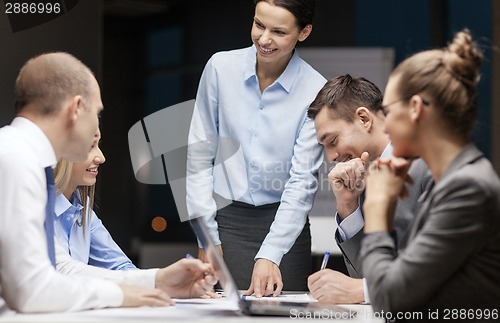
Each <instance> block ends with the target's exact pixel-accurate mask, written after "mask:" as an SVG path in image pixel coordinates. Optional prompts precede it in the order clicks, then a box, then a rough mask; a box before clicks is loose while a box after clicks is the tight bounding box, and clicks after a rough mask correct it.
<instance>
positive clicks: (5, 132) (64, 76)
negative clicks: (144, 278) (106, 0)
mask: <svg viewBox="0 0 500 323" xmlns="http://www.w3.org/2000/svg"><path fill="white" fill-rule="evenodd" d="M15 99H16V102H15V108H16V114H17V116H16V118H15V119H14V120H13V121H12V123H11V124H10V125H8V126H5V127H3V128H1V129H0V183H1V185H2V186H1V188H0V248H1V249H0V284H1V285H0V295H1V296H0V317H1V316H5V315H8V314H9V313H12V312H13V311H18V312H59V311H76V310H83V309H90V308H102V307H117V306H140V305H170V304H171V302H172V301H171V300H170V298H169V297H168V295H167V294H166V293H164V292H163V291H161V290H160V289H153V288H143V287H136V286H130V285H121V286H120V285H117V284H115V283H113V282H110V281H105V280H100V279H92V278H82V277H76V276H66V275H62V274H60V273H58V272H57V271H56V270H55V268H54V264H55V262H54V259H53V257H52V259H50V257H51V253H52V255H53V254H54V252H53V251H54V246H53V240H54V239H53V236H52V243H51V242H50V241H49V240H50V238H49V239H48V235H47V233H46V232H49V229H47V228H50V225H52V228H53V222H51V221H50V220H49V217H47V221H45V220H46V215H48V214H50V211H49V210H50V207H48V206H47V205H50V204H48V202H49V199H48V196H49V195H50V194H49V193H48V192H49V190H48V186H47V183H48V179H49V177H50V176H49V175H48V174H49V172H50V171H51V170H50V168H51V167H52V166H54V165H55V164H56V163H57V161H58V160H59V159H61V158H64V159H67V160H69V161H72V162H80V161H83V160H85V159H86V157H87V154H88V152H89V150H90V148H91V146H92V142H93V140H94V135H95V134H96V132H97V131H98V123H99V121H98V115H99V113H100V112H101V111H102V109H103V105H102V102H101V95H100V90H99V85H98V84H97V81H96V79H95V78H94V76H93V74H92V72H91V71H90V70H89V69H88V68H87V67H86V66H85V65H84V64H83V63H81V62H80V61H79V60H77V59H76V58H75V57H73V56H71V55H69V54H66V53H51V54H44V55H40V56H37V57H35V58H33V59H31V60H29V61H28V62H27V63H26V64H25V65H24V67H23V68H22V69H21V71H20V73H19V76H18V78H17V80H16V85H15ZM46 208H47V210H46ZM52 211H53V210H52ZM44 222H47V226H45V227H44Z"/></svg>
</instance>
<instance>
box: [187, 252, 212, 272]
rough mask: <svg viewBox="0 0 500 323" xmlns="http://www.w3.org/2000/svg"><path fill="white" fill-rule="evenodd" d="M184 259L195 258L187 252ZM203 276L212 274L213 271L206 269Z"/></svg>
mask: <svg viewBox="0 0 500 323" xmlns="http://www.w3.org/2000/svg"><path fill="white" fill-rule="evenodd" d="M186 259H196V258H195V257H193V256H191V254H189V253H187V254H186ZM205 276H213V273H212V272H211V271H207V272H205Z"/></svg>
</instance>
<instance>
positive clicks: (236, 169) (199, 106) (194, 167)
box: [187, 46, 326, 264]
mask: <svg viewBox="0 0 500 323" xmlns="http://www.w3.org/2000/svg"><path fill="white" fill-rule="evenodd" d="M325 82H326V80H325V78H324V77H323V76H321V75H320V74H319V73H318V72H317V71H316V70H314V69H313V68H312V67H311V66H309V65H308V64H307V63H306V62H304V61H303V60H302V59H301V58H300V57H299V55H298V53H297V51H295V53H294V54H293V56H292V58H291V60H290V62H289V63H288V66H287V67H286V69H285V71H284V72H283V73H282V74H281V75H280V77H279V78H278V79H277V80H276V81H275V82H274V83H273V84H271V85H270V86H268V87H267V88H266V89H265V90H264V92H261V91H260V88H259V80H258V78H257V75H256V50H255V47H254V46H251V47H248V48H244V49H239V50H233V51H229V52H220V53H216V54H215V55H213V56H212V58H211V59H210V60H209V61H208V63H207V65H206V67H205V69H204V71H203V75H202V77H201V80H200V84H199V88H198V93H197V96H196V102H195V109H194V112H193V118H192V121H191V128H190V131H189V148H188V162H187V203H188V211H189V214H190V216H191V217H196V216H206V217H207V219H208V222H209V223H208V224H209V229H210V233H211V235H212V237H213V238H214V240H215V241H216V242H217V243H220V240H219V235H218V231H217V223H216V221H215V214H216V204H215V201H214V199H213V197H212V193H213V192H215V193H217V194H219V195H221V196H223V197H225V198H226V199H230V200H236V201H241V202H245V203H248V204H252V205H256V206H258V205H264V204H269V203H276V202H281V204H280V207H279V209H278V212H277V214H276V217H275V219H274V222H273V224H272V225H271V228H270V232H269V234H268V235H267V236H266V238H265V240H264V242H263V244H262V246H261V248H260V251H259V252H258V254H257V255H256V257H255V258H256V259H257V258H266V259H269V260H271V261H273V262H275V263H276V264H279V263H280V262H281V258H282V257H283V255H284V254H285V253H286V252H288V250H290V248H291V247H292V246H293V244H294V242H295V239H296V238H297V237H298V235H299V234H300V232H301V231H302V229H303V227H304V224H305V221H306V218H307V214H308V213H309V211H310V209H311V207H312V203H313V199H314V195H315V193H316V189H317V186H318V185H317V179H316V174H317V170H318V168H319V166H320V165H321V163H322V161H323V158H322V148H321V146H320V145H319V144H318V142H317V139H316V132H315V130H314V122H313V121H312V120H310V119H308V118H306V112H307V108H308V107H309V105H310V104H311V103H312V101H313V100H314V98H315V97H316V95H317V93H318V92H319V90H320V89H321V88H322V87H323V85H324V84H325ZM249 230H251V228H249Z"/></svg>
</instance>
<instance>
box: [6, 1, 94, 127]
mask: <svg viewBox="0 0 500 323" xmlns="http://www.w3.org/2000/svg"><path fill="white" fill-rule="evenodd" d="M59 2H60V3H63V1H59ZM63 4H64V5H63V7H62V12H61V15H59V16H58V17H57V18H55V19H53V20H50V21H47V22H43V20H39V19H37V18H36V15H37V14H30V15H31V16H29V15H28V14H26V15H25V16H21V14H19V15H17V16H16V17H14V18H15V19H14V20H12V21H11V19H13V17H12V16H11V19H9V16H8V15H7V14H6V13H5V9H4V2H3V1H2V2H1V3H0V8H1V9H2V10H1V11H0V126H3V125H5V124H8V123H10V121H11V120H12V118H13V117H14V104H13V102H14V95H13V93H14V82H15V79H16V76H17V74H18V73H19V69H20V68H21V67H22V65H23V64H24V63H25V62H26V60H28V59H29V58H30V57H33V56H35V55H38V54H41V53H44V52H51V51H66V52H69V53H72V54H73V55H75V56H76V57H78V58H79V59H80V60H81V61H83V62H84V63H85V64H86V65H88V66H89V67H90V68H91V69H92V70H93V71H94V72H95V73H96V75H97V76H98V78H99V75H100V67H101V65H100V53H101V43H102V37H101V34H102V25H101V15H100V14H99V1H98V0H85V1H74V0H73V1H67V3H66V2H64V3H63ZM11 22H12V24H11ZM37 23H40V24H39V25H37Z"/></svg>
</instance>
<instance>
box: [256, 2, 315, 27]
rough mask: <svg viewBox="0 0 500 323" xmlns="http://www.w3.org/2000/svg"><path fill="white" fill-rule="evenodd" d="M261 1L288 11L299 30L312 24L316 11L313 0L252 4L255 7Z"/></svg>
mask: <svg viewBox="0 0 500 323" xmlns="http://www.w3.org/2000/svg"><path fill="white" fill-rule="evenodd" d="M261 1H265V2H267V3H270V4H274V5H275V6H277V7H282V8H284V9H286V10H288V11H290V12H291V13H292V14H293V15H294V16H295V19H296V20H297V25H298V26H299V28H300V29H301V30H302V29H304V28H305V27H306V26H307V25H309V24H311V25H312V23H313V17H314V13H315V9H316V2H315V0H254V3H255V5H257V4H258V3H259V2H261Z"/></svg>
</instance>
